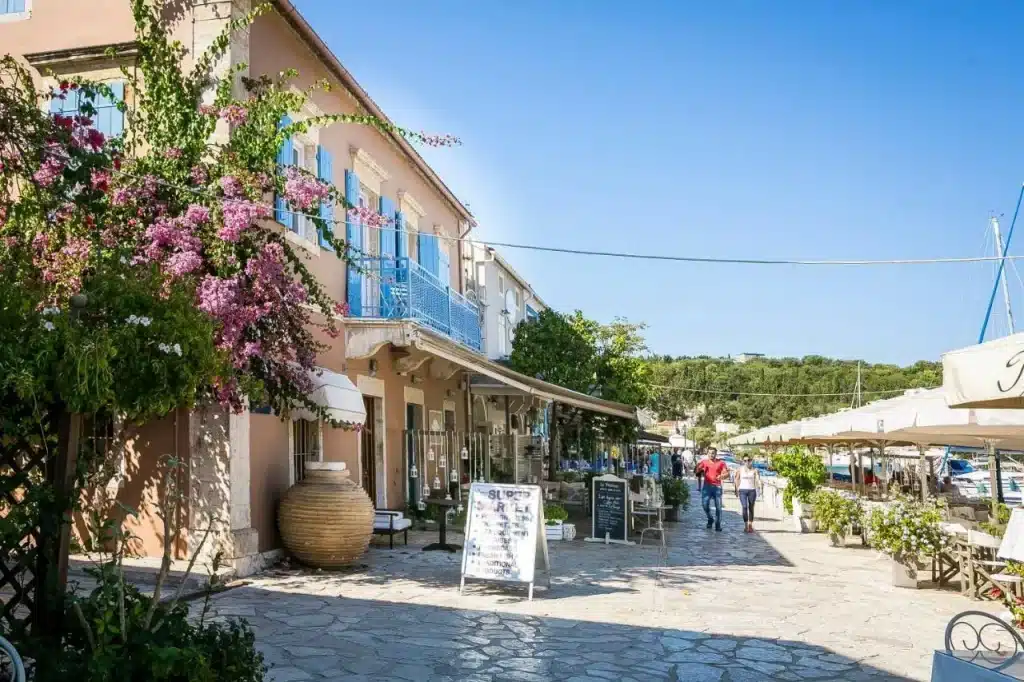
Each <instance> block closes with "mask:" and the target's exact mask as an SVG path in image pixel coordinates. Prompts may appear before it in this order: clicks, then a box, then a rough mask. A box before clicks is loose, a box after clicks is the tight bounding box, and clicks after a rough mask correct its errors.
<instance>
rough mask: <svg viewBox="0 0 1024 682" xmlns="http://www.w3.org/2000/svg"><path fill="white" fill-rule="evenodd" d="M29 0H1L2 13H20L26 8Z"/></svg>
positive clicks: (0, 8)
mask: <svg viewBox="0 0 1024 682" xmlns="http://www.w3.org/2000/svg"><path fill="white" fill-rule="evenodd" d="M26 3H27V0H0V14H20V13H22V12H24V11H25V10H26V8H25V5H26Z"/></svg>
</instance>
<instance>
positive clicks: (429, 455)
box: [427, 448, 434, 462]
mask: <svg viewBox="0 0 1024 682" xmlns="http://www.w3.org/2000/svg"><path fill="white" fill-rule="evenodd" d="M427 461H428V462H433V461H434V448H427Z"/></svg>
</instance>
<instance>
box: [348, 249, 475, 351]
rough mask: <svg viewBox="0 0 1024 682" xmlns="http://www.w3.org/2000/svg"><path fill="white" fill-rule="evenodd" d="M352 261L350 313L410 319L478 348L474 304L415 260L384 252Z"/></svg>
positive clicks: (468, 345) (473, 348)
mask: <svg viewBox="0 0 1024 682" xmlns="http://www.w3.org/2000/svg"><path fill="white" fill-rule="evenodd" d="M354 262H355V264H356V265H357V267H358V268H359V269H360V270H361V271H362V274H361V276H358V281H359V283H360V287H361V292H360V295H359V297H358V298H356V297H355V296H353V292H351V291H350V292H349V307H350V309H351V315H352V316H353V317H360V318H376V319H385V320H414V321H416V322H418V323H420V324H422V325H424V326H426V327H429V328H430V329H433V330H434V331H436V332H438V333H441V334H444V335H445V336H447V337H449V338H450V339H452V340H453V341H456V342H458V343H460V344H462V345H463V346H466V347H467V348H470V349H472V350H474V351H476V352H478V353H480V352H483V335H482V333H481V330H480V307H479V306H478V305H477V304H476V303H473V302H472V301H470V300H469V299H468V298H466V297H465V296H463V295H462V294H460V293H458V292H456V291H453V290H452V288H451V287H450V286H448V285H447V284H446V283H445V282H442V281H441V280H439V279H438V278H437V277H434V275H433V274H431V273H430V272H428V271H427V270H426V269H424V268H423V267H421V266H420V264H419V263H417V262H415V261H413V260H411V259H409V258H394V257H387V256H386V257H376V256H371V257H366V258H361V259H358V260H356V261H354ZM350 277H351V275H350ZM350 282H351V279H350ZM350 287H351V284H350ZM353 299H355V300H356V301H358V302H359V305H358V306H357V305H353V303H354V301H353Z"/></svg>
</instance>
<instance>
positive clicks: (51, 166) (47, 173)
mask: <svg viewBox="0 0 1024 682" xmlns="http://www.w3.org/2000/svg"><path fill="white" fill-rule="evenodd" d="M63 172H64V161H62V160H61V159H59V158H57V157H56V156H53V155H49V156H47V157H46V158H45V159H44V160H43V164H42V165H41V166H39V170H37V171H36V172H35V173H33V174H32V179H33V180H35V181H36V182H37V183H39V186H40V187H49V186H50V185H52V184H53V183H55V182H57V178H59V177H60V176H61V174H62V173H63Z"/></svg>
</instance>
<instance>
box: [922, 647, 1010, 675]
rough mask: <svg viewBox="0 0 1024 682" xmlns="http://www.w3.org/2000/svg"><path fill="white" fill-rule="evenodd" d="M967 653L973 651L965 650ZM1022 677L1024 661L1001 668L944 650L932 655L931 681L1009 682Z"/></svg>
mask: <svg viewBox="0 0 1024 682" xmlns="http://www.w3.org/2000/svg"><path fill="white" fill-rule="evenodd" d="M967 653H969V654H971V653H973V652H967ZM1020 679H1024V661H1021V660H1016V661H1014V662H1013V663H1011V664H1010V665H1008V666H1006V667H1004V668H1003V669H1002V670H995V669H993V668H986V667H984V666H980V665H977V664H975V663H971V662H970V660H969V658H962V657H959V656H957V655H956V652H953V653H952V654H950V653H947V652H945V651H936V652H935V655H934V656H933V657H932V682H1010V681H1011V680H1020Z"/></svg>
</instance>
